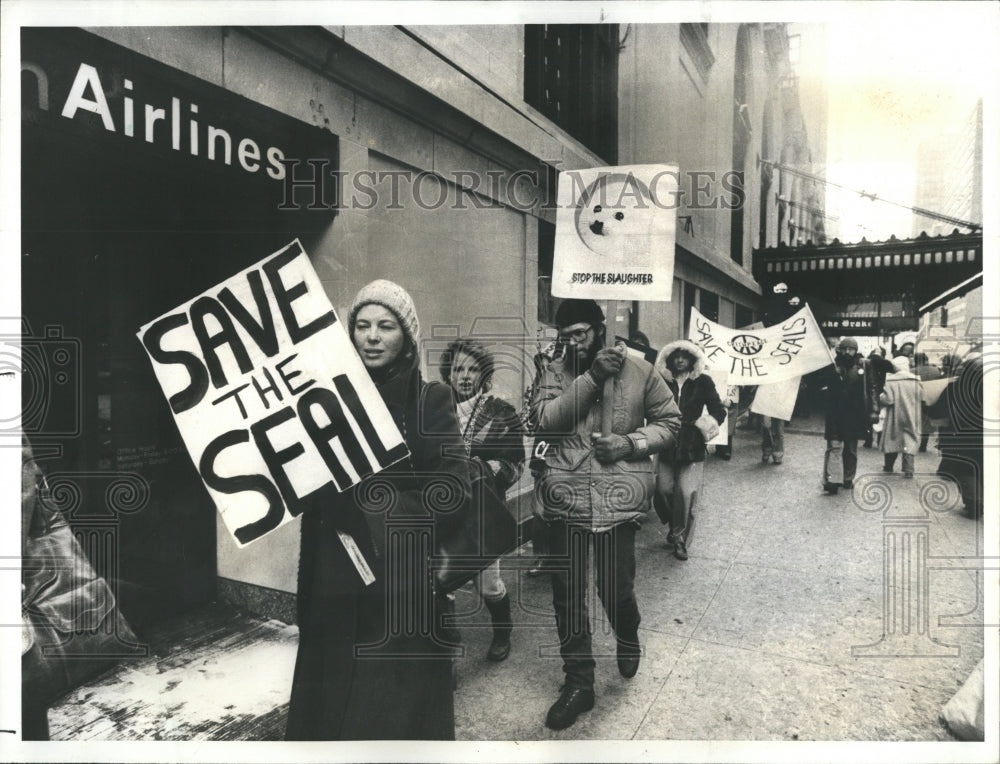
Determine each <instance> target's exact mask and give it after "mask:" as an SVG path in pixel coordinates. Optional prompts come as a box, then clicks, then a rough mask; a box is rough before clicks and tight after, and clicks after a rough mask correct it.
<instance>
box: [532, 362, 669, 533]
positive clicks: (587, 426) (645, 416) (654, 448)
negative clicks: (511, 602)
mask: <svg viewBox="0 0 1000 764" xmlns="http://www.w3.org/2000/svg"><path fill="white" fill-rule="evenodd" d="M602 395H603V390H602V389H601V387H599V386H598V385H597V383H596V382H595V381H594V378H593V377H592V376H591V375H590V374H587V373H584V374H581V375H580V376H576V377H574V375H573V373H572V371H571V370H570V369H569V368H568V367H567V366H566V365H565V364H564V363H563V361H562V360H555V361H552V362H551V363H549V364H548V365H547V366H546V367H545V368H544V369H543V370H542V374H541V379H540V384H539V385H537V387H536V391H535V398H534V400H533V401H532V419H533V421H534V423H535V427H536V430H535V434H536V443H537V441H539V440H541V441H544V443H545V446H547V447H548V450H547V452H546V454H545V471H544V472H543V474H542V476H541V477H540V478H539V479H538V481H537V482H536V483H535V497H536V501H535V507H536V512H538V513H539V514H540V515H541V516H542V517H543V518H545V519H547V520H555V519H562V520H566V521H568V522H571V523H574V524H577V525H584V526H587V527H590V528H592V529H593V530H603V529H607V528H611V527H613V526H615V525H619V524H621V523H624V522H627V521H629V520H634V519H636V518H637V517H639V516H640V515H642V514H643V513H644V512H645V511H646V510H647V509H648V508H649V501H650V499H651V497H652V495H653V485H654V479H653V461H652V459H650V455H651V454H654V453H657V452H659V451H662V450H663V449H665V448H667V447H669V446H671V445H672V444H673V442H674V438H675V437H676V435H677V432H678V430H679V429H680V425H681V415H680V411H679V410H678V408H677V405H676V404H675V403H674V399H673V395H672V394H671V392H670V390H669V389H668V388H667V385H666V383H665V382H664V381H663V378H662V377H660V375H659V374H658V373H657V372H656V371H655V370H654V369H653V366H652V365H651V364H649V363H647V362H646V361H643V360H640V359H638V358H634V357H632V356H626V358H625V363H624V364H623V366H622V369H621V371H620V372H619V373H618V374H617V375H616V376H615V381H614V394H613V401H614V404H613V406H614V415H613V425H612V432H614V433H616V434H618V435H632V436H635V437H639V436H642V437H644V438H645V440H646V445H645V447H643V448H640V449H638V450H637V452H636V453H634V454H632V456H630V457H629V458H628V459H624V460H621V461H617V462H612V463H610V464H601V463H600V462H599V461H597V459H595V458H594V449H593V446H592V445H591V444H592V441H593V435H594V434H595V433H598V434H599V433H600V431H601V423H602V416H603V414H602V412H603V407H604V401H603V400H602ZM536 451H537V446H536Z"/></svg>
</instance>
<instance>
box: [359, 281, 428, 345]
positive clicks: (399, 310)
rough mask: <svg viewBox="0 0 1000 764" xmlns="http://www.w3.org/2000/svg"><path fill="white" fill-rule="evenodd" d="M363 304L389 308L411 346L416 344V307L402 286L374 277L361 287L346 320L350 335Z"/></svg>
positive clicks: (418, 334)
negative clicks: (373, 279) (374, 278)
mask: <svg viewBox="0 0 1000 764" xmlns="http://www.w3.org/2000/svg"><path fill="white" fill-rule="evenodd" d="M365 305H381V306H382V307H383V308H388V309H389V310H391V311H392V313H393V315H395V316H396V319H397V320H398V321H399V326H400V328H401V329H402V330H403V334H404V335H406V338H407V339H408V340H409V341H410V344H412V345H413V347H416V346H417V342H418V340H419V339H420V322H419V321H418V320H417V309H416V308H415V307H414V305H413V298H412V297H410V295H409V293H408V292H407V291H406V290H405V289H403V287H401V286H400V285H399V284H396V283H395V282H392V281H388V280H386V279H376V280H375V281H372V282H371V283H369V284H366V285H365V286H363V287H361V290H360V291H359V292H358V294H357V296H356V297H355V298H354V304H353V305H351V313H350V316H349V318H348V320H347V327H348V330H349V332H350V334H351V336H352V337H353V336H354V324H355V322H356V321H357V318H358V311H360V310H361V309H362V308H363V307H364V306H365Z"/></svg>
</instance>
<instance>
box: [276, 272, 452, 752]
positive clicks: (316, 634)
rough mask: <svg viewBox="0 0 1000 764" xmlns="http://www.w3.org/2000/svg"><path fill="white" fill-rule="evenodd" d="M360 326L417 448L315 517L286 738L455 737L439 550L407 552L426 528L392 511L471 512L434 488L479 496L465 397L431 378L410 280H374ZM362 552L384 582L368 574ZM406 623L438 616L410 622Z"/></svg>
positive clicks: (440, 525)
mask: <svg viewBox="0 0 1000 764" xmlns="http://www.w3.org/2000/svg"><path fill="white" fill-rule="evenodd" d="M348 330H349V332H350V335H351V338H352V339H353V341H354V346H355V347H356V348H357V350H358V353H359V354H360V356H361V360H362V362H363V363H364V365H365V368H366V369H367V370H368V373H369V375H370V376H371V378H372V380H373V381H374V383H375V385H376V387H377V389H378V392H379V394H380V395H381V397H382V400H383V401H384V402H385V404H386V406H387V407H388V409H389V412H390V413H391V414H392V417H393V420H394V421H395V423H396V426H397V427H398V428H399V431H400V432H401V433H402V434H403V437H404V439H405V441H406V446H407V448H408V449H409V452H410V455H409V457H408V458H407V459H405V460H404V461H402V462H398V463H396V464H394V465H392V466H390V467H388V468H387V469H385V470H383V471H382V472H380V473H378V474H377V475H374V476H371V477H370V478H368V479H366V480H364V481H362V482H361V483H360V484H359V485H357V486H355V487H354V488H352V489H349V490H347V491H344V492H343V493H341V494H339V496H338V500H337V501H336V503H335V504H334V505H333V506H329V507H318V508H314V509H312V510H307V511H306V512H305V513H303V515H302V530H301V536H302V538H301V554H300V561H299V581H298V624H299V647H298V655H297V657H296V661H295V673H294V676H293V679H292V692H291V700H290V703H289V709H288V728H287V732H286V737H287V738H288V739H289V740H371V739H394V740H397V739H398V740H416V739H426V740H453V739H454V737H455V716H454V698H453V692H454V683H453V679H452V663H451V658H452V652H453V650H452V649H451V647H450V646H449V645H448V644H447V642H446V640H444V639H443V638H442V635H441V634H440V633H439V632H438V630H437V629H435V628H434V625H436V624H437V623H438V622H439V617H440V615H441V612H442V611H443V610H446V609H447V607H448V602H447V600H446V598H445V597H444V596H443V595H437V594H435V593H434V592H433V591H432V590H431V577H430V576H429V575H427V572H426V560H423V559H419V558H414V559H411V558H410V557H407V556H406V555H405V553H404V552H405V550H408V549H420V548H423V547H424V546H425V544H426V538H425V536H424V535H423V534H426V533H427V529H426V528H421V529H415V528H414V527H413V523H410V522H407V523H403V524H399V525H397V524H395V523H393V522H392V520H393V519H397V520H398V518H399V517H401V516H406V518H407V519H412V518H425V517H427V516H428V514H430V515H432V518H433V526H434V527H433V529H432V532H433V533H435V534H447V533H449V532H450V531H452V530H454V529H453V527H452V524H454V523H455V522H456V521H457V522H459V523H460V522H461V515H462V512H456V511H454V507H453V506H449V507H448V509H450V510H452V511H447V512H446V511H443V510H444V508H442V510H441V511H437V510H435V508H434V507H433V505H432V504H430V503H429V502H428V501H427V500H426V496H425V494H426V491H425V488H426V484H427V481H428V480H429V479H431V478H430V477H427V476H433V477H434V478H437V479H441V478H444V479H447V481H448V482H449V484H452V485H454V486H455V487H456V488H455V494H456V497H457V499H458V500H459V501H462V500H463V499H464V500H465V501H468V497H469V490H470V486H469V469H468V463H467V461H466V460H465V459H464V458H463V457H462V451H463V442H462V435H461V432H460V430H459V429H458V421H457V419H456V417H455V403H454V400H453V398H452V394H451V390H449V389H448V386H447V385H444V384H441V383H439V382H431V383H426V382H424V380H423V379H422V378H421V374H420V365H419V355H418V345H417V343H418V341H419V335H420V324H419V321H418V319H417V312H416V309H415V308H414V305H413V300H412V299H411V298H410V295H409V294H407V293H406V291H405V290H404V289H403V288H402V287H400V286H399V285H397V284H394V283H392V282H391V281H385V280H378V281H373V282H371V283H370V284H368V285H367V286H365V287H364V288H362V289H361V291H359V292H358V294H357V297H355V299H354V304H353V305H352V307H351V311H350V318H349V320H348ZM385 497H388V498H389V499H390V500H389V501H388V502H386V501H384V499H385ZM373 501H374V502H375V506H373ZM380 509H381V510H382V511H379V510H380ZM388 515H391V517H389V516H388ZM418 533H421V534H422V535H420V536H419V537H417V538H414V537H413V536H414V535H416V534H418ZM345 534H346V537H345ZM408 534H410V535H408ZM348 549H351V551H350V552H349V551H348ZM400 550H404V551H400ZM358 557H360V558H362V559H363V560H364V563H366V564H367V566H368V568H370V570H371V572H372V573H373V576H374V580H373V581H371V580H362V577H361V575H360V574H359V571H358V568H357V565H358V563H357V562H356V560H357V558H358ZM400 608H403V609H404V610H403V611H402V612H400ZM428 608H430V610H431V612H428ZM403 613H405V614H406V615H407V616H413V618H412V619H409V618H408V619H403V618H402V617H401V616H402V614H403ZM404 620H405V621H407V622H409V621H410V620H412V621H413V622H416V624H417V625H419V624H431V626H430V627H429V628H424V627H423V626H420V627H418V626H417V625H414V626H413V628H410V627H408V626H400V624H399V623H398V621H404ZM411 625H412V624H411ZM366 650H367V652H365V651H366Z"/></svg>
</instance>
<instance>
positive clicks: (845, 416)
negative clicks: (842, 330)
mask: <svg viewBox="0 0 1000 764" xmlns="http://www.w3.org/2000/svg"><path fill="white" fill-rule="evenodd" d="M836 353H837V357H836V361H835V363H834V365H833V369H832V370H829V367H827V369H828V372H827V373H826V379H825V382H826V384H825V385H824V386H823V388H822V389H823V390H824V391H825V392H826V423H825V427H824V432H823V436H824V438H825V439H826V454H825V456H824V459H823V490H824V491H825V492H826V493H827V494H830V495H831V496H833V495H836V493H837V491H839V490H840V488H841V486H843V487H844V488H851V487H853V486H854V476H855V474H856V473H857V470H858V441H859V440H862V439H863V438H864V437H865V432H866V431H867V429H868V423H869V422H868V411H869V408H870V405H871V404H870V403H869V402H868V399H867V397H866V385H865V367H864V360H863V359H862V357H861V356H859V355H858V341H857V340H855V339H854V338H853V337H844V338H842V339H841V340H840V342H839V343H837V348H836Z"/></svg>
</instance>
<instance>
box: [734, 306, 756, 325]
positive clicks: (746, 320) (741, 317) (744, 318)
mask: <svg viewBox="0 0 1000 764" xmlns="http://www.w3.org/2000/svg"><path fill="white" fill-rule="evenodd" d="M753 321H754V319H753V310H751V309H750V308H748V307H747V306H746V305H740V304H739V303H736V321H735V324H736V328H737V329H739V328H742V327H744V326H749V325H750V324H752V323H753Z"/></svg>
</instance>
